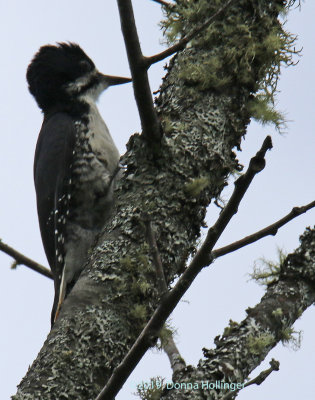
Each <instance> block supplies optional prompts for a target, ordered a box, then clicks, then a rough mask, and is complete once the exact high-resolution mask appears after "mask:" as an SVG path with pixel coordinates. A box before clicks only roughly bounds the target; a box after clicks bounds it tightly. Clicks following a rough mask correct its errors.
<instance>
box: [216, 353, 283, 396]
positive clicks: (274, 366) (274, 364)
mask: <svg viewBox="0 0 315 400" xmlns="http://www.w3.org/2000/svg"><path fill="white" fill-rule="evenodd" d="M269 364H270V367H269V368H268V369H266V370H264V371H261V373H260V374H259V375H257V376H256V378H254V379H252V380H250V381H249V382H247V383H245V384H244V386H243V388H245V387H247V386H250V385H261V384H262V383H263V382H264V381H265V380H266V379H267V378H268V376H269V375H270V374H271V373H272V372H273V371H279V367H280V363H279V361H277V360H275V359H274V358H272V359H271V361H269ZM239 391H240V390H237V391H233V392H229V393H227V394H226V395H225V396H223V397H222V398H221V399H220V400H230V399H231V398H232V397H233V396H236V395H237V394H238V392H239Z"/></svg>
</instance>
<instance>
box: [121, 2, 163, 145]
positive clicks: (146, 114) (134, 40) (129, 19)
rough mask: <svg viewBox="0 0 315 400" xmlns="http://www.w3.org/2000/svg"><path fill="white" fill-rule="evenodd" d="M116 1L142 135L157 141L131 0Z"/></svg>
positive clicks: (156, 124) (156, 123)
mask: <svg viewBox="0 0 315 400" xmlns="http://www.w3.org/2000/svg"><path fill="white" fill-rule="evenodd" d="M117 3H118V9H119V14H120V23H121V29H122V33H123V36H124V41H125V46H126V51H127V55H128V61H129V66H130V71H131V76H132V82H133V88H134V95H135V99H136V102H137V106H138V111H139V115H140V120H141V127H142V131H143V135H144V136H145V138H146V139H147V140H148V142H155V143H158V142H159V141H160V139H161V127H160V123H159V120H158V117H157V114H156V112H155V109H154V106H153V99H152V95H151V89H150V84H149V79H148V74H147V65H146V63H145V58H144V56H143V55H142V51H141V47H140V42H139V37H138V33H137V28H136V23H135V19H134V14H133V8H132V4H131V0H117Z"/></svg>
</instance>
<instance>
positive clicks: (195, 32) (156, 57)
mask: <svg viewBox="0 0 315 400" xmlns="http://www.w3.org/2000/svg"><path fill="white" fill-rule="evenodd" d="M233 1H234V0H228V1H227V2H226V3H225V4H224V5H223V6H222V7H220V8H219V9H218V11H216V12H215V13H214V14H212V15H211V17H209V18H208V19H207V20H206V21H205V22H204V23H203V24H202V25H200V26H199V27H198V28H196V29H193V30H192V31H191V32H190V33H189V34H188V35H186V36H184V37H183V38H182V39H180V40H179V42H177V43H176V44H174V45H173V46H171V47H169V48H168V49H166V50H164V51H162V52H161V53H158V54H155V55H153V56H150V57H144V62H145V65H146V66H147V68H149V67H150V66H151V65H152V64H155V63H157V62H159V61H162V60H164V59H165V58H167V57H170V56H172V55H173V54H175V53H177V52H178V51H180V50H183V49H184V48H185V46H186V44H187V43H188V42H190V41H191V40H192V39H193V38H195V37H196V36H197V35H199V33H201V32H202V31H204V30H205V29H206V28H208V26H209V25H210V24H211V23H212V22H213V21H215V20H216V19H217V18H218V17H219V16H220V15H221V14H222V13H223V12H224V11H225V10H226V9H227V8H228V7H229V6H230V4H232V3H233Z"/></svg>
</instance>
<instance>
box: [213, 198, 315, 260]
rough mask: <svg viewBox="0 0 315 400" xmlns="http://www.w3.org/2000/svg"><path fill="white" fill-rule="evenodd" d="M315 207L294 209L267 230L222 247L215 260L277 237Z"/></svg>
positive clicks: (312, 203)
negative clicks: (282, 229) (265, 238)
mask: <svg viewBox="0 0 315 400" xmlns="http://www.w3.org/2000/svg"><path fill="white" fill-rule="evenodd" d="M314 207H315V201H312V202H311V203H309V204H306V205H305V206H302V207H293V208H292V210H291V211H290V212H289V213H288V214H287V215H285V216H284V217H283V218H281V219H279V220H278V221H276V222H274V223H273V224H271V225H269V226H267V227H266V228H263V229H261V230H260V231H258V232H255V233H253V234H251V235H249V236H245V237H244V238H242V239H240V240H237V241H236V242H233V243H231V244H228V245H227V246H224V247H220V248H219V249H216V250H214V251H213V252H212V257H213V258H218V257H222V256H224V255H225V254H228V253H232V252H233V251H235V250H238V249H240V248H242V247H244V246H247V245H249V244H251V243H254V242H257V241H258V240H260V239H262V238H263V237H266V236H269V235H272V236H275V235H276V234H277V232H278V229H279V228H281V227H282V226H283V225H285V224H287V223H288V222H289V221H291V220H292V219H294V218H296V217H298V216H299V215H301V214H304V213H306V212H307V211H308V210H310V209H311V208H314Z"/></svg>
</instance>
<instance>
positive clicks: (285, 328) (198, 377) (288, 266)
mask: <svg viewBox="0 0 315 400" xmlns="http://www.w3.org/2000/svg"><path fill="white" fill-rule="evenodd" d="M314 302H315V229H313V230H310V229H307V230H306V231H305V233H304V234H303V236H302V237H301V245H300V247H299V248H298V249H297V250H296V251H295V252H293V253H292V254H289V255H288V256H287V258H286V260H285V261H284V263H283V264H282V265H281V270H280V274H279V277H278V278H277V279H276V282H275V283H273V284H271V285H270V286H269V287H268V289H267V291H266V293H265V295H264V296H263V297H262V299H261V301H260V303H258V304H257V305H256V306H255V307H254V308H249V309H247V310H246V312H247V317H246V318H245V319H244V320H243V321H242V322H241V323H239V324H238V323H236V322H232V321H231V323H230V326H229V327H227V328H226V329H225V330H224V333H223V335H222V336H221V337H217V338H216V339H215V344H216V348H215V349H211V350H208V349H203V353H204V356H205V358H204V359H203V360H201V361H200V362H199V364H198V366H197V367H196V368H193V367H191V366H189V367H187V368H186V370H183V371H181V372H180V373H178V374H177V375H176V377H175V381H176V384H177V385H180V387H181V388H180V390H166V391H165V393H164V395H163V396H161V399H165V400H166V399H167V400H171V399H179V398H180V399H181V400H185V399H187V400H188V399H189V400H192V399H194V400H197V399H200V400H204V399H211V400H216V399H221V398H223V396H224V395H226V394H227V393H229V392H230V390H229V389H227V388H226V389H223V384H224V383H233V384H237V383H240V384H243V383H244V382H245V380H246V379H247V378H248V376H249V374H250V373H251V371H253V370H254V369H255V368H256V367H257V366H258V365H259V364H260V363H261V362H262V361H263V360H264V359H265V357H266V356H267V354H268V353H269V351H270V350H271V349H272V348H273V347H275V346H276V344H277V343H279V342H280V341H282V340H284V341H288V340H289V337H290V333H291V332H292V331H291V328H292V325H293V324H294V322H295V321H296V320H297V319H298V318H299V317H300V316H301V315H302V313H303V312H304V311H305V310H306V309H307V308H308V307H309V306H311V305H312V304H314ZM189 382H190V383H192V384H193V387H192V388H191V386H189V385H188V383H189ZM216 382H217V386H222V389H213V388H211V387H212V386H211V385H213V384H214V385H215V384H216ZM186 388H187V389H186ZM231 398H234V397H233V396H232V397H231Z"/></svg>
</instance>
